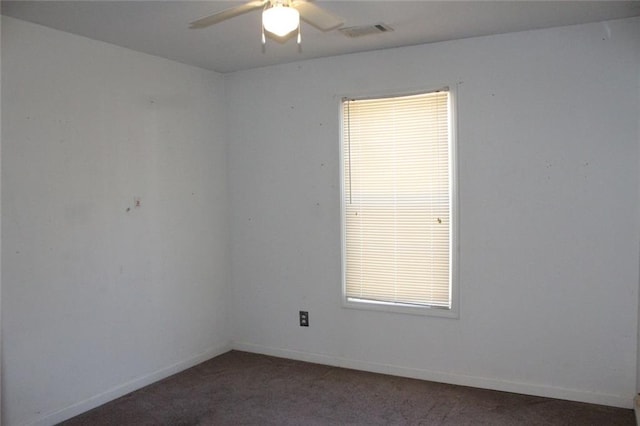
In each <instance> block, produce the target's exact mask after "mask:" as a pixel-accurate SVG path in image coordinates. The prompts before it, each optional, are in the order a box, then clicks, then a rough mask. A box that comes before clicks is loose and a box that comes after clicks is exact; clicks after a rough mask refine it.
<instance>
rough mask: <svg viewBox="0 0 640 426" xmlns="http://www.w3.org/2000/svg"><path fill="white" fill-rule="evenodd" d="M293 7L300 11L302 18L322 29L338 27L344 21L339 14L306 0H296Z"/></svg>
mask: <svg viewBox="0 0 640 426" xmlns="http://www.w3.org/2000/svg"><path fill="white" fill-rule="evenodd" d="M293 7H295V8H296V9H297V10H298V12H300V17H301V18H302V19H304V20H305V21H307V22H308V23H310V24H311V25H313V26H314V27H316V28H317V29H319V30H322V31H329V30H333V29H336V28H338V27H339V26H340V25H342V24H343V23H344V22H343V21H342V19H340V18H338V17H337V16H335V15H333V14H331V13H329V12H327V11H326V10H324V9H321V8H320V7H318V6H316V5H315V4H313V3H311V2H308V1H305V0H296V1H294V2H293Z"/></svg>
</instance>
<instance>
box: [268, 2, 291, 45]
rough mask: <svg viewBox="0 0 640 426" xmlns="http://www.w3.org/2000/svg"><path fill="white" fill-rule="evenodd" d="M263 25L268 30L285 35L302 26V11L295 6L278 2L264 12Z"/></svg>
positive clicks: (280, 35) (279, 35)
mask: <svg viewBox="0 0 640 426" xmlns="http://www.w3.org/2000/svg"><path fill="white" fill-rule="evenodd" d="M262 26H263V27H264V29H265V30H266V31H269V32H270V33H273V34H275V35H277V36H278V37H284V36H286V35H287V34H289V33H290V32H292V31H294V30H295V29H297V28H298V27H299V26H300V13H299V12H298V11H297V10H296V9H294V8H293V7H289V6H283V5H281V4H276V5H275V6H273V7H270V8H268V9H265V10H264V11H263V12H262Z"/></svg>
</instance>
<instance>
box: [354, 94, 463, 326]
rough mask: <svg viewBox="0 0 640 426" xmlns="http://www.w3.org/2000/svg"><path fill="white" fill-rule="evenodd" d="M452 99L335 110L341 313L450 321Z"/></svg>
mask: <svg viewBox="0 0 640 426" xmlns="http://www.w3.org/2000/svg"><path fill="white" fill-rule="evenodd" d="M451 105H452V99H451V91H450V90H449V89H448V88H446V89H443V90H439V91H435V92H429V93H421V94H414V95H408V96H396V97H385V98H376V99H343V101H342V157H343V161H342V164H343V168H342V187H343V191H342V194H343V200H342V221H343V222H342V223H343V291H344V297H345V299H344V300H345V305H346V306H350V307H366V308H373V309H383V310H392V311H401V312H410V313H429V314H436V315H442V316H456V309H457V306H455V305H456V303H455V302H456V300H455V292H456V289H455V285H454V283H455V280H454V275H455V273H454V272H455V268H454V264H455V250H454V247H455V244H454V236H455V203H454V200H455V197H454V184H455V181H454V173H453V172H454V169H455V167H454V166H455V162H454V142H453V125H452V107H451Z"/></svg>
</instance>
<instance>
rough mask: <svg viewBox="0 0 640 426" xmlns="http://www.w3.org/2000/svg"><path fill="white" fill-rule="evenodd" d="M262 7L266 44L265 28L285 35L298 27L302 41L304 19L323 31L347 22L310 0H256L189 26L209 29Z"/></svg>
mask: <svg viewBox="0 0 640 426" xmlns="http://www.w3.org/2000/svg"><path fill="white" fill-rule="evenodd" d="M260 8H262V9H263V11H262V44H265V43H266V38H265V31H267V32H269V33H272V34H274V35H276V36H278V37H285V36H287V35H288V34H290V33H292V32H293V31H295V30H298V44H300V41H301V38H300V19H301V18H302V20H304V21H306V22H308V23H309V24H311V25H313V26H314V27H316V28H318V29H319V30H321V31H329V30H333V29H336V28H338V27H339V26H341V25H342V24H343V22H342V20H341V19H340V18H338V17H337V16H334V15H333V14H331V13H329V12H327V11H326V10H324V9H322V8H320V7H318V6H316V5H315V4H313V3H311V1H310V0H253V1H250V2H248V3H245V4H243V5H240V6H236V7H232V8H231V9H226V10H223V11H221V12H217V13H214V14H213V15H209V16H205V17H204V18H201V19H198V20H197V21H193V22H191V24H189V28H196V29H198V28H206V27H208V26H211V25H214V24H217V23H218V22H222V21H225V20H227V19H230V18H234V17H236V16H238V15H242V14H244V13H247V12H251V11H252V10H255V9H260Z"/></svg>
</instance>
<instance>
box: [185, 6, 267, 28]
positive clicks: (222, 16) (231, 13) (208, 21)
mask: <svg viewBox="0 0 640 426" xmlns="http://www.w3.org/2000/svg"><path fill="white" fill-rule="evenodd" d="M268 1H269V0H254V1H250V2H249V3H245V4H243V5H241V6H236V7H232V8H231V9H226V10H223V11H222V12H218V13H214V14H213V15H209V16H205V17H204V18H201V19H198V20H197V21H193V22H191V23H190V24H189V28H205V27H208V26H210V25H213V24H217V23H218V22H222V21H224V20H227V19H229V18H233V17H236V16H238V15H242V14H243V13H247V12H251V11H252V10H254V9H258V8H260V7H262V6H264V5H265V3H267V2H268Z"/></svg>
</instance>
